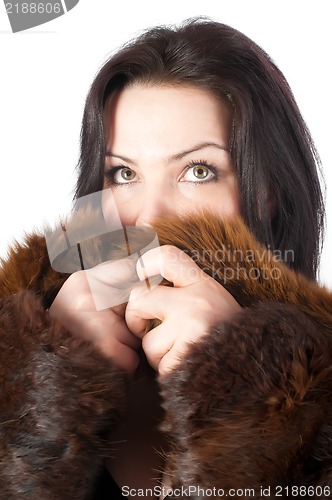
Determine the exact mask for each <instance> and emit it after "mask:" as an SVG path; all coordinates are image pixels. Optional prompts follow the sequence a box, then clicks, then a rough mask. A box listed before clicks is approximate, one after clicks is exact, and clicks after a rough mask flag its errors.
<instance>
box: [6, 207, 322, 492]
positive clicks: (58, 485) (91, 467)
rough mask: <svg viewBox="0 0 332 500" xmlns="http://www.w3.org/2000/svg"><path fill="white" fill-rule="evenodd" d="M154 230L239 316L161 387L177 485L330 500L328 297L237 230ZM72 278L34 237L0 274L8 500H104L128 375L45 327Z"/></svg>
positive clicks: (171, 223) (174, 225) (194, 226)
mask: <svg viewBox="0 0 332 500" xmlns="http://www.w3.org/2000/svg"><path fill="white" fill-rule="evenodd" d="M157 228H158V234H159V238H160V241H161V243H168V244H175V245H177V246H178V247H179V248H181V249H183V250H185V251H187V252H188V253H189V254H190V255H191V256H192V257H193V258H194V260H195V261H197V262H198V263H199V265H200V266H201V267H202V268H203V269H204V270H205V271H206V272H208V273H210V274H211V275H212V276H213V277H214V278H215V279H218V280H219V281H220V283H222V284H223V285H225V287H226V288H227V289H228V290H229V291H230V292H231V293H232V294H233V295H234V296H235V298H236V299H237V301H238V302H239V303H240V305H241V306H243V309H242V311H241V312H240V313H238V314H237V315H236V316H235V317H233V318H232V320H231V321H228V322H224V323H223V322H220V324H217V325H216V326H215V327H214V328H213V329H211V332H210V334H209V335H206V336H204V337H202V339H201V340H200V341H198V342H197V343H196V344H193V345H191V346H190V347H189V348H188V353H187V355H186V357H185V359H183V360H182V362H181V363H180V365H179V366H178V367H176V368H175V369H174V370H173V372H172V373H170V374H169V375H167V376H166V377H164V378H162V379H158V384H159V387H160V392H161V396H162V399H163V407H164V411H165V418H164V422H163V423H162V429H163V430H164V432H165V433H166V434H167V438H168V439H169V441H170V450H169V452H168V455H167V461H166V465H165V471H166V473H167V474H169V475H170V477H171V482H172V486H173V487H174V488H182V487H183V488H184V489H183V490H182V497H183V498H186V495H188V493H189V490H188V489H187V490H186V488H188V487H194V486H195V487H196V488H198V487H200V488H201V490H199V491H198V490H197V489H196V490H193V489H192V490H190V493H191V495H192V498H199V497H201V496H202V491H203V489H204V488H205V489H206V490H211V489H213V488H215V492H217V490H219V496H221V494H220V493H221V490H222V489H223V490H224V492H225V495H226V493H227V492H228V491H229V490H230V489H231V488H233V489H235V490H236V489H241V488H242V489H246V488H247V489H248V488H250V489H252V491H254V494H253V493H252V492H251V493H250V494H248V496H251V498H260V497H262V491H261V488H263V489H264V488H265V489H266V488H270V491H269V493H270V494H269V496H270V498H278V497H280V496H281V497H284V496H285V497H286V496H291V494H290V491H291V488H292V487H296V488H298V490H297V491H298V494H295V493H296V492H295V490H294V494H293V496H297V495H298V496H302V498H303V497H304V498H320V499H321V498H328V497H330V495H331V494H332V398H331V395H332V296H331V294H330V293H329V292H328V291H327V290H325V289H323V288H321V287H319V286H318V285H316V284H315V283H310V282H308V281H307V280H306V279H305V278H304V277H303V276H300V275H296V274H295V273H294V272H292V271H290V270H289V269H288V268H286V266H285V265H283V264H282V263H280V262H279V261H278V260H277V259H276V258H274V257H273V255H272V254H271V252H267V250H266V249H264V248H263V247H261V246H259V245H257V243H256V242H255V240H254V238H253V237H252V236H251V235H250V234H249V233H248V231H247V230H246V229H245V227H244V226H243V224H242V223H241V221H236V222H233V223H231V224H228V223H222V222H221V221H218V220H216V219H214V218H212V217H202V216H200V217H197V218H193V217H192V218H187V219H186V220H185V221H182V220H179V219H177V218H171V219H170V220H168V221H164V222H162V221H159V222H158V223H157ZM203 250H204V251H203ZM239 250H240V252H239ZM249 252H250V253H249ZM249 255H250V258H249ZM221 256H222V257H221ZM239 256H241V257H239ZM230 271H231V272H230ZM67 276H68V275H65V274H61V273H59V272H56V271H54V270H53V269H52V268H51V266H50V263H49V258H48V253H47V249H46V245H45V239H44V237H43V236H42V235H38V234H34V235H31V236H29V237H27V238H26V240H25V242H24V243H23V244H17V245H16V246H15V247H14V248H13V249H12V250H11V251H10V252H9V255H8V258H7V259H6V261H4V262H3V265H2V268H1V270H0V384H1V385H0V498H1V499H4V500H11V499H12V500H21V499H24V498H29V499H38V500H44V499H47V498H50V499H52V500H58V499H59V500H67V499H68V500H69V499H77V500H80V499H88V498H96V496H95V495H93V493H92V491H93V488H94V485H95V484H96V481H97V479H96V478H97V477H98V474H99V473H100V470H101V464H102V459H103V456H105V455H106V454H107V441H106V440H105V436H106V435H107V432H108V431H109V430H110V429H112V428H114V426H116V425H117V422H119V421H120V420H121V418H122V417H123V414H124V411H125V402H126V390H127V385H126V384H127V383H126V377H125V375H123V374H122V373H120V372H119V371H118V370H117V369H116V368H115V367H114V366H112V363H111V362H110V361H109V360H107V359H105V358H104V357H103V356H102V355H101V354H100V353H99V352H97V350H96V348H94V347H93V346H92V345H90V344H89V343H88V342H86V341H81V340H79V339H78V338H77V337H74V336H73V335H71V334H70V332H68V331H66V329H64V328H63V327H61V326H60V325H58V324H56V323H55V322H54V321H52V320H51V319H50V316H49V313H48V310H47V309H48V307H49V306H50V304H51V303H52V300H53V299H54V297H55V295H56V293H57V291H58V290H59V288H60V287H61V285H62V284H63V282H64V280H65V279H66V278H67ZM300 487H302V488H303V489H302V490H301V491H302V494H301V495H300ZM178 491H179V490H177V493H178ZM266 491H267V490H266ZM286 491H287V494H286ZM208 493H209V492H208ZM208 493H207V494H208ZM215 495H217V493H215ZM237 495H238V497H240V496H241V495H240V494H239V493H238V494H235V495H234V494H233V495H232V496H233V497H235V498H237ZM265 496H267V495H265ZM182 497H181V496H180V498H182ZM98 498H101V497H98ZM110 498H111V497H110ZM112 498H115V497H112ZM177 498H179V496H178V497H177Z"/></svg>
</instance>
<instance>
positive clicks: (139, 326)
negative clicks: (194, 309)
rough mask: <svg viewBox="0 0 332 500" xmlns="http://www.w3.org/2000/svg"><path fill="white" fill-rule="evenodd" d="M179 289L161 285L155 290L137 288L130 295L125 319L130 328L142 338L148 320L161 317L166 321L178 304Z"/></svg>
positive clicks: (161, 319) (160, 318)
mask: <svg viewBox="0 0 332 500" xmlns="http://www.w3.org/2000/svg"><path fill="white" fill-rule="evenodd" d="M178 300H179V298H178V294H177V290H175V289H174V288H170V287H167V286H163V285H159V286H157V287H155V288H154V289H153V290H149V291H144V290H143V289H142V288H135V289H134V290H133V291H132V292H131V294H130V297H129V302H128V305H127V308H126V313H125V319H126V323H127V326H128V328H129V330H130V331H131V332H132V333H133V334H135V335H137V336H138V337H140V338H142V337H143V335H144V333H145V327H146V323H147V320H149V319H155V318H157V319H159V320H160V321H164V319H165V317H166V315H167V316H169V315H170V314H171V311H172V309H174V308H175V306H176V305H178Z"/></svg>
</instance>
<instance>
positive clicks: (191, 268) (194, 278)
mask: <svg viewBox="0 0 332 500" xmlns="http://www.w3.org/2000/svg"><path fill="white" fill-rule="evenodd" d="M137 274H138V276H139V278H140V279H141V280H144V279H146V278H148V277H150V276H154V275H158V274H161V275H162V276H163V277H164V278H165V279H167V280H168V281H171V282H172V283H173V284H174V286H182V287H183V286H189V285H192V284H194V283H197V282H198V281H200V280H202V279H205V278H208V276H207V274H205V273H204V272H203V271H202V270H201V269H200V268H199V267H198V265H197V264H196V263H195V262H194V261H193V260H192V259H191V258H190V257H189V255H187V254H186V253H185V252H183V251H182V250H180V249H179V248H177V247H174V246H172V245H164V246H162V247H158V248H154V249H152V250H149V251H148V252H146V253H145V254H144V255H142V256H141V257H140V259H139V260H138V262H137Z"/></svg>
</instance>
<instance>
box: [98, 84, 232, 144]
mask: <svg viewBox="0 0 332 500" xmlns="http://www.w3.org/2000/svg"><path fill="white" fill-rule="evenodd" d="M104 121H105V131H106V141H107V144H108V146H111V147H113V145H114V144H116V145H117V144H120V146H122V144H123V145H125V147H126V148H130V147H131V145H132V144H134V143H138V142H143V143H145V144H146V145H148V144H151V142H152V141H155V142H157V143H163V146H165V145H166V143H167V142H169V144H168V147H170V146H171V144H172V145H173V146H174V147H180V146H185V145H186V144H182V143H183V142H188V141H190V140H193V141H198V140H201V141H202V140H210V141H213V140H215V141H216V140H222V141H223V142H227V141H228V137H229V130H230V126H231V122H232V109H231V106H230V104H229V103H227V102H225V101H223V100H221V99H220V100H219V99H217V98H216V97H215V96H214V95H213V94H212V93H209V92H208V91H205V90H202V89H199V88H196V87H193V86H166V85H138V84H137V85H133V86H130V87H127V88H125V89H124V90H122V91H121V92H118V93H116V94H114V95H112V96H111V97H110V98H109V99H108V100H107V102H106V105H105V111H104Z"/></svg>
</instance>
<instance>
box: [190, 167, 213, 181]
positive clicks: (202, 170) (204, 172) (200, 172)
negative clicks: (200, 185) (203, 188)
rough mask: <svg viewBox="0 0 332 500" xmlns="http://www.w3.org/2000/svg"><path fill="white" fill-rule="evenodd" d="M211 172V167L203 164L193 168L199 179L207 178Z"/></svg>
mask: <svg viewBox="0 0 332 500" xmlns="http://www.w3.org/2000/svg"><path fill="white" fill-rule="evenodd" d="M209 173H210V171H209V169H208V168H206V167H204V166H202V165H197V166H196V167H194V168H193V174H194V176H195V177H196V178H197V179H205V178H206V177H207V176H208V175H209Z"/></svg>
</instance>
